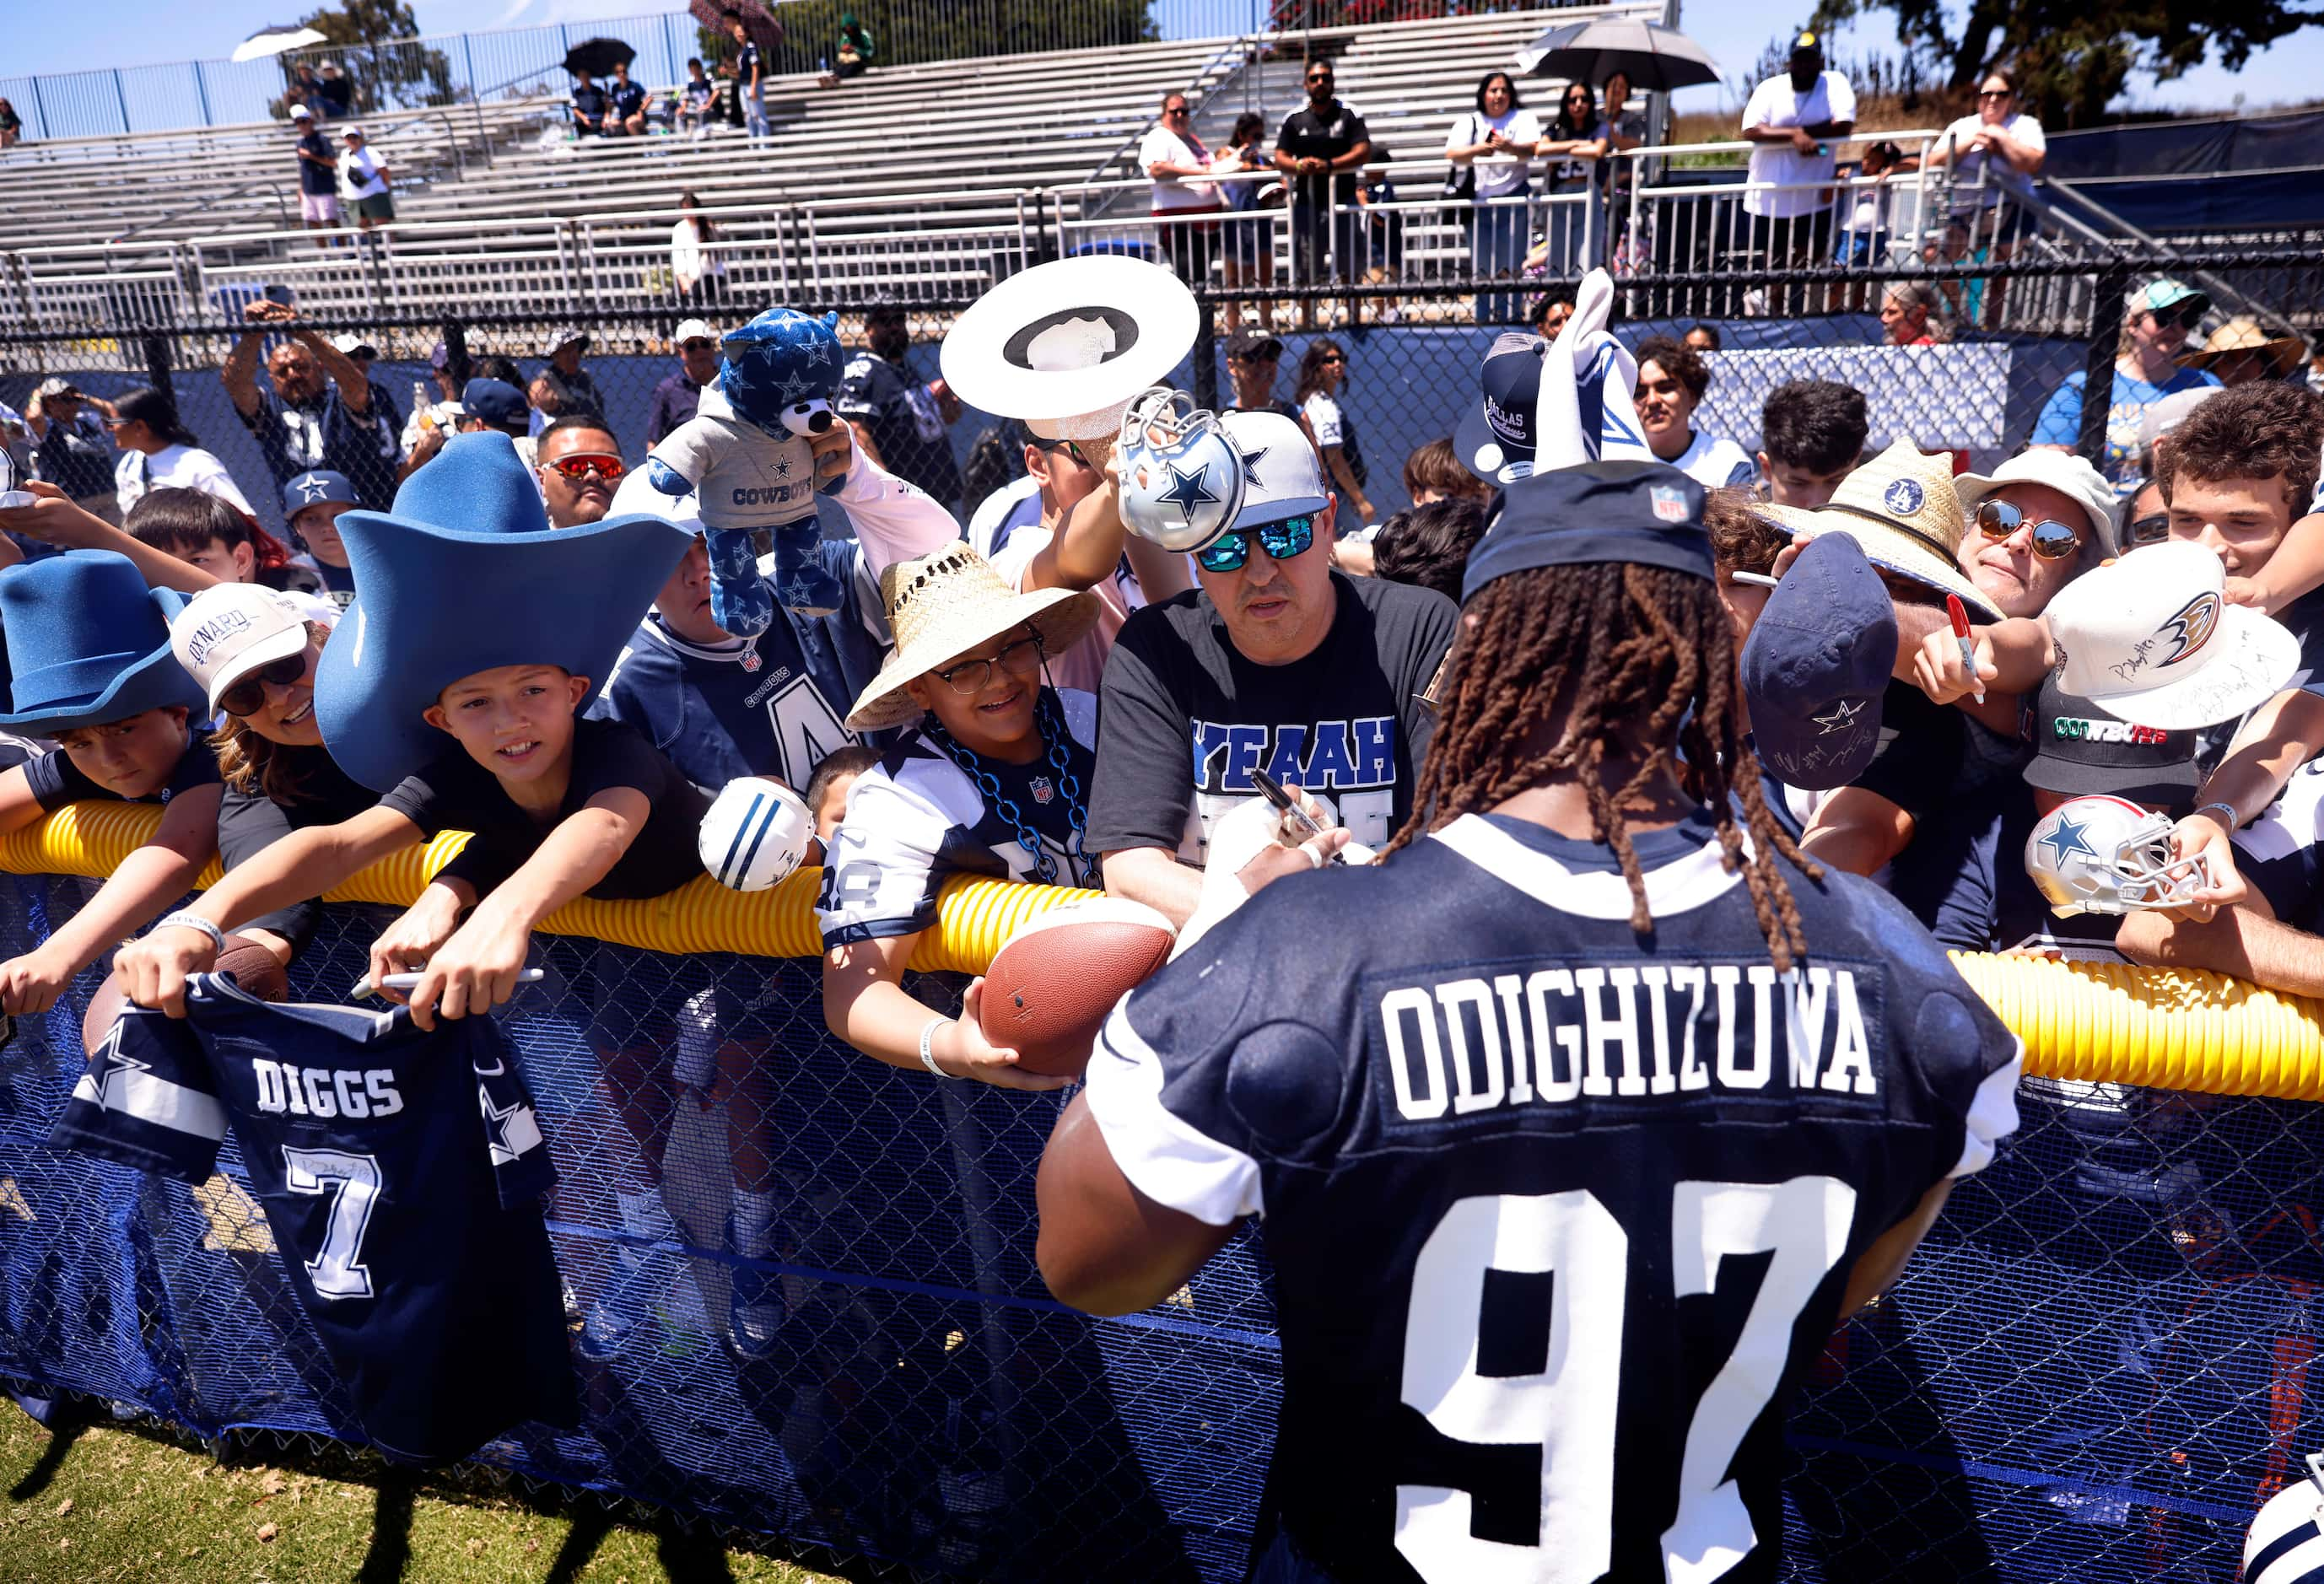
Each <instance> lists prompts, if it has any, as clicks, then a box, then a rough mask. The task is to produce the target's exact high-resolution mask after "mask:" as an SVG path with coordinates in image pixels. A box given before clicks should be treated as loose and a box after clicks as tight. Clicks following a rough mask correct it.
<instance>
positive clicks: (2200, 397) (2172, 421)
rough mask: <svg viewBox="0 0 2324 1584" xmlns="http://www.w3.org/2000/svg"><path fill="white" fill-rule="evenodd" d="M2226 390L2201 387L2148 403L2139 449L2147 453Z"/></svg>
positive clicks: (2140, 425)
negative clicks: (2146, 450) (2145, 450)
mask: <svg viewBox="0 0 2324 1584" xmlns="http://www.w3.org/2000/svg"><path fill="white" fill-rule="evenodd" d="M2181 361H2184V360H2183V359H2182V360H2181ZM2224 390H2225V387H2224V386H2220V385H2198V386H2196V387H2195V388H2194V389H2193V390H2191V391H2172V392H2171V394H2170V395H2168V396H2165V397H2164V398H2163V400H2162V401H2150V402H2148V403H2147V404H2146V405H2145V406H2144V407H2143V408H2141V409H2140V410H2139V414H2138V445H2139V449H2141V450H2144V449H2145V448H2146V447H2150V446H2152V445H2153V444H2154V442H2155V441H2157V440H2159V439H2161V438H2162V437H2163V436H2165V435H2167V434H2169V433H2170V432H2171V431H2172V429H2175V428H2178V427H2179V426H2180V425H2181V424H2182V423H2185V422H2186V421H2187V420H2188V419H2190V418H2191V417H2192V416H2194V412H2195V410H2196V409H2197V408H2199V407H2200V406H2202V405H2203V403H2204V402H2206V401H2209V400H2210V399H2211V398H2212V397H2214V396H2217V395H2218V394H2220V393H2221V392H2222V391H2224Z"/></svg>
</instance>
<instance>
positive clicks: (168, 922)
mask: <svg viewBox="0 0 2324 1584" xmlns="http://www.w3.org/2000/svg"><path fill="white" fill-rule="evenodd" d="M171 926H177V927H178V928H180V929H198V930H199V931H201V932H202V934H204V935H208V936H209V938H210V950H211V951H213V952H223V951H225V950H226V932H225V931H224V930H222V929H220V928H218V926H217V925H214V924H212V923H211V922H210V921H209V920H208V919H207V918H204V917H203V916H201V915H200V914H198V913H189V912H187V911H186V910H185V909H183V908H180V909H179V910H178V911H177V912H175V913H165V914H163V915H162V916H161V918H160V920H159V921H157V922H156V923H155V924H154V926H153V927H154V928H155V929H168V928H170V927H171Z"/></svg>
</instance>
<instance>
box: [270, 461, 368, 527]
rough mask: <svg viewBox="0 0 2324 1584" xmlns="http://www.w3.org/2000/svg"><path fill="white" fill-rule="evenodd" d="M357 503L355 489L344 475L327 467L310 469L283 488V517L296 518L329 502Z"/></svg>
mask: <svg viewBox="0 0 2324 1584" xmlns="http://www.w3.org/2000/svg"><path fill="white" fill-rule="evenodd" d="M333 501H344V502H347V503H349V504H351V505H352V504H355V485H353V484H352V483H348V482H347V475H346V474H344V473H333V472H332V471H331V470H330V469H329V468H327V467H310V468H309V469H308V470H307V471H306V472H305V473H302V474H300V475H299V476H298V477H296V478H294V479H292V480H291V482H290V483H286V484H284V485H283V486H282V515H283V516H285V517H296V516H298V515H299V513H300V512H301V511H305V510H306V509H307V508H308V507H309V506H320V505H323V504H325V503H327V502H333Z"/></svg>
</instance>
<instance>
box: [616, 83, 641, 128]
mask: <svg viewBox="0 0 2324 1584" xmlns="http://www.w3.org/2000/svg"><path fill="white" fill-rule="evenodd" d="M609 91H610V92H611V94H612V96H613V114H614V115H616V116H617V117H619V118H620V119H622V120H623V121H627V120H628V119H629V118H630V117H631V116H632V115H636V114H637V113H638V112H639V111H641V110H642V109H644V108H645V106H646V91H645V89H643V88H642V87H639V86H638V85H637V84H636V83H633V82H627V83H615V84H614V85H613V87H612V88H611V89H610V90H609Z"/></svg>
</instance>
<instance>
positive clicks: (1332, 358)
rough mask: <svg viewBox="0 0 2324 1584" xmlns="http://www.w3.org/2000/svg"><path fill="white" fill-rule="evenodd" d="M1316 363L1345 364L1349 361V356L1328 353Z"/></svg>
mask: <svg viewBox="0 0 2324 1584" xmlns="http://www.w3.org/2000/svg"><path fill="white" fill-rule="evenodd" d="M1315 361H1316V362H1317V363H1345V362H1347V361H1348V357H1347V354H1345V353H1342V352H1327V353H1325V354H1324V355H1323V356H1321V357H1319V358H1317V359H1316V360H1315Z"/></svg>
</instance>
